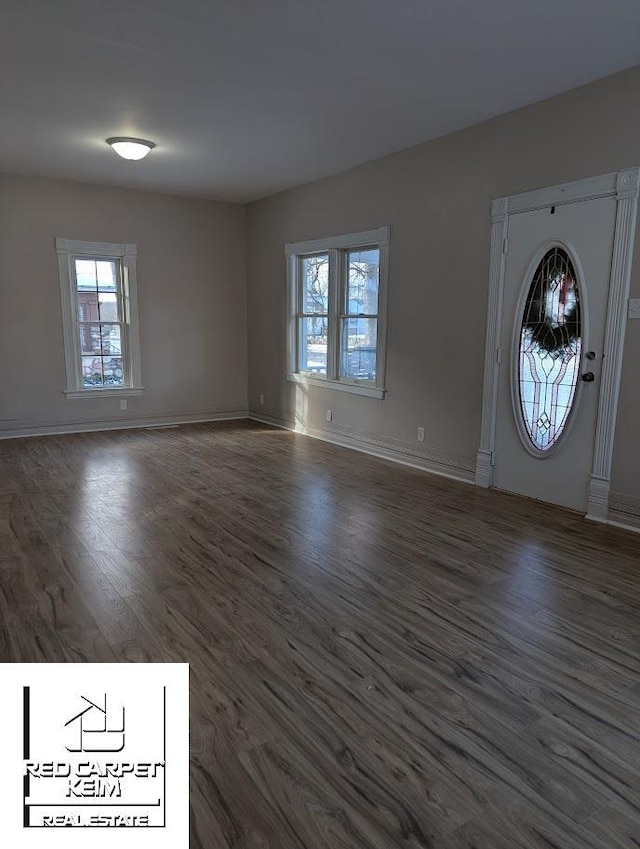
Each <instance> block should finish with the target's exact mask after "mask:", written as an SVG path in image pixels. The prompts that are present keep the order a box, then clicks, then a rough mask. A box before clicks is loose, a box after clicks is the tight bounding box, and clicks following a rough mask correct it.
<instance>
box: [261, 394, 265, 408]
mask: <svg viewBox="0 0 640 849" xmlns="http://www.w3.org/2000/svg"><path fill="white" fill-rule="evenodd" d="M260 406H261V407H264V395H262V394H261V395H260Z"/></svg>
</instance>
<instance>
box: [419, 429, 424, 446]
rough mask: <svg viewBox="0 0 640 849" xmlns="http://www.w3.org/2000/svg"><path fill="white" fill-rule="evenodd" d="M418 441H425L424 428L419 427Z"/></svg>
mask: <svg viewBox="0 0 640 849" xmlns="http://www.w3.org/2000/svg"><path fill="white" fill-rule="evenodd" d="M418 442H424V428H423V427H419V428H418Z"/></svg>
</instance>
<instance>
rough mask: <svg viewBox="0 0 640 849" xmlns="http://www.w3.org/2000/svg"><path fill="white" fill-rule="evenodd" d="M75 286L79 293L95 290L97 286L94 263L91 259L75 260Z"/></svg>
mask: <svg viewBox="0 0 640 849" xmlns="http://www.w3.org/2000/svg"><path fill="white" fill-rule="evenodd" d="M76 286H77V288H78V290H79V291H85V292H86V291H87V290H90V289H93V290H95V289H96V286H97V278H96V263H95V260H93V259H77V260H76Z"/></svg>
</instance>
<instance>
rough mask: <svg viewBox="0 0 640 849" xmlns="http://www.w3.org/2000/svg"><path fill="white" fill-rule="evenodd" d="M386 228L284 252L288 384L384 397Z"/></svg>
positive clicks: (289, 247) (295, 246) (290, 246)
mask: <svg viewBox="0 0 640 849" xmlns="http://www.w3.org/2000/svg"><path fill="white" fill-rule="evenodd" d="M388 252H389V228H388V227H380V228H378V229H377V230H368V231H367V232H364V233H352V234H349V235H346V236H338V237H335V238H330V239H318V240H315V241H310V242H297V243H295V244H288V245H287V246H286V257H287V277H288V289H289V298H288V303H289V315H288V352H287V357H288V370H287V377H288V379H289V380H293V381H296V382H298V383H313V384H318V385H322V386H326V387H330V388H333V389H340V390H344V391H347V392H355V393H358V394H361V395H370V396H373V397H376V398H382V397H384V366H385V342H386V303H387V273H388V272H387V269H388Z"/></svg>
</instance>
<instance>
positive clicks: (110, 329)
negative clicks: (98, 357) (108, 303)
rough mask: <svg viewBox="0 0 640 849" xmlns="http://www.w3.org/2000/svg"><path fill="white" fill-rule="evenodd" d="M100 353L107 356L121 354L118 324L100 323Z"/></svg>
mask: <svg viewBox="0 0 640 849" xmlns="http://www.w3.org/2000/svg"><path fill="white" fill-rule="evenodd" d="M101 336H102V354H103V356H105V357H106V356H109V355H111V354H121V353H122V345H121V342H120V325H118V324H103V325H102V331H101Z"/></svg>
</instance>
